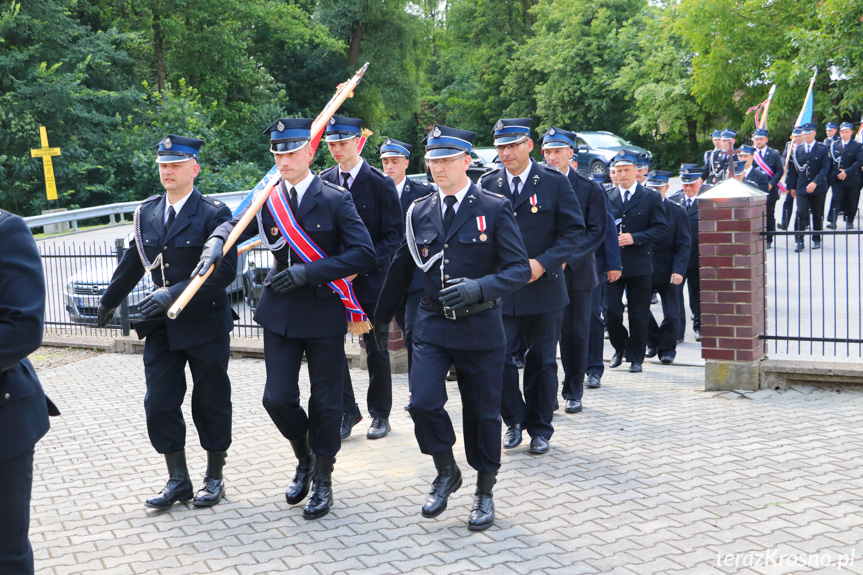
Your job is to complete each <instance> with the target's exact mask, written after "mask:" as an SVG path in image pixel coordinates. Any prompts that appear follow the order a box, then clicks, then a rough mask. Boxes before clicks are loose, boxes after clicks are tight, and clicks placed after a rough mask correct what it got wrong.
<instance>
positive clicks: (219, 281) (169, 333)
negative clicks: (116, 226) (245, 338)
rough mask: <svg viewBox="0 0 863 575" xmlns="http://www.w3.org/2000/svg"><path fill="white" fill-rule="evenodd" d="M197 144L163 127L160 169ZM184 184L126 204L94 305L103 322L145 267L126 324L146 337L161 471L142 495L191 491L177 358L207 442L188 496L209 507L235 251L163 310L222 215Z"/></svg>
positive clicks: (166, 499) (220, 459)
mask: <svg viewBox="0 0 863 575" xmlns="http://www.w3.org/2000/svg"><path fill="white" fill-rule="evenodd" d="M202 144H203V142H202V141H201V140H197V139H194V138H185V137H182V136H175V135H173V134H172V135H169V136H167V137H166V138H164V139H163V140H162V141H161V142H159V145H158V152H157V156H156V162H157V163H158V164H159V166H160V171H163V170H168V169H176V170H183V169H188V168H189V167H192V168H196V164H194V163H195V162H196V161H197V157H198V151H199V149H200V147H201V145H202ZM195 173H196V172H195ZM178 181H179V180H178ZM189 186H191V188H190V189H189V191H188V193H187V194H186V195H184V196H182V197H181V198H180V197H177V196H178V195H179V194H182V193H183V192H184V190H178V193H177V194H172V193H171V191H170V190H169V191H168V192H167V193H166V194H165V195H163V196H153V197H151V198H149V199H147V200H144V201H143V202H141V205H140V206H139V207H138V209H137V210H136V212H135V238H134V242H133V245H132V246H130V249H129V250H128V251H126V253H124V254H123V257H122V259H121V260H120V263H119V265H118V266H117V269H116V270H115V271H114V275H113V276H112V278H111V283H110V284H109V285H108V287H107V288H106V290H105V293H104V294H102V299H101V302H100V307H99V322H100V324H101V325H105V324H106V323H107V321H108V320H109V319H110V316H111V315H112V314H113V310H114V309H115V308H116V307H117V306H119V305H120V303H121V302H122V301H123V300H124V299H125V298H126V296H127V295H128V294H129V292H131V291H132V290H133V289H134V288H135V286H136V285H137V284H138V282H139V281H140V280H141V278H142V277H143V276H144V274H145V273H149V274H150V277H151V279H152V280H153V284H154V285H155V287H156V290H155V291H154V292H153V293H152V294H150V295H149V296H147V297H146V298H145V299H143V300H141V302H140V303H139V304H138V309H139V310H140V311H141V314H142V316H143V319H142V320H141V321H139V322H137V323H136V324H135V330H136V331H137V333H138V336H139V337H140V338H142V339H145V342H144V375H145V379H146V384H147V394H146V395H145V396H144V410H145V412H146V416H147V432H148V434H149V436H150V442H151V443H152V444H153V447H154V448H155V449H156V451H157V452H158V453H161V454H163V455H164V456H165V461H166V463H167V466H168V473H169V480H168V483H167V485H166V486H165V488H164V489H163V490H162V492H161V493H160V494H159V495H157V496H156V497H153V498H150V499H148V500H147V501H146V506H147V507H151V508H154V509H167V508H169V507H170V506H171V505H173V504H174V503H175V502H177V501H187V500H189V499H191V498H192V483H191V480H190V479H189V474H188V470H187V468H186V459H185V446H186V422H185V419H184V418H183V412H182V409H181V407H182V404H183V398H184V396H185V394H186V375H185V368H186V365H188V366H189V369H190V370H191V372H192V383H193V388H192V418H193V420H194V422H195V427H196V429H197V430H198V436H199V438H200V442H201V447H203V448H204V449H205V450H206V451H207V472H206V474H205V476H204V485H203V486H202V487H201V489H200V490H199V491H198V493H197V494H196V495H195V501H194V503H195V505H199V506H210V505H215V504H216V503H218V502H219V501H220V500H221V498H222V496H223V494H224V480H223V479H222V469H223V467H224V464H225V457H226V455H227V450H228V447H230V445H231V382H230V379H229V378H228V359H229V358H230V354H231V350H230V333H231V330H232V329H233V327H234V314H233V311H232V309H231V302H230V299H229V298H228V294H227V293H226V292H225V288H226V287H227V286H228V285H230V283H231V282H232V281H234V279H235V278H236V270H237V253H236V250H232V251H231V253H230V254H229V255H227V256H225V258H224V259H225V265H223V266H222V268H221V269H220V270H219V272H218V273H216V274H213V275H212V276H211V277H210V278H209V279H208V280H207V281H206V282H205V283H204V285H203V287H202V288H201V289H200V290H199V291H198V293H197V294H196V295H195V297H194V298H192V300H191V301H190V302H189V304H188V305H187V306H186V307H185V309H184V312H183V313H182V314H181V315H179V316H178V317H177V318H176V319H168V318H167V315H166V311H167V310H168V308H169V307H170V305H171V303H173V301H174V300H175V299H177V297H179V296H180V294H182V293H183V291H184V290H185V289H186V286H187V285H188V284H189V281H190V280H189V277H190V275H191V273H192V270H194V269H195V266H196V265H197V263H198V260H199V258H200V257H201V252H202V249H203V246H204V242H205V241H206V240H207V238H208V237H209V235H210V234H211V233H212V232H213V230H215V229H216V228H217V227H218V226H219V225H221V224H222V223H224V222H226V221H228V220H230V219H231V210H230V209H228V207H227V206H226V205H225V204H224V203H223V202H221V201H219V200H214V199H211V198H208V197H207V196H204V195H202V194H201V192H199V191H198V190H197V188H195V187H194V185H192V181H190V182H189ZM166 189H167V185H166ZM169 200H170V201H169ZM177 210H179V211H177Z"/></svg>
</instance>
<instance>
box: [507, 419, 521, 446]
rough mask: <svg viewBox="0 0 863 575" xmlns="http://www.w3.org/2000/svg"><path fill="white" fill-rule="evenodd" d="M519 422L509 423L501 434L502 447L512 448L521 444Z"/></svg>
mask: <svg viewBox="0 0 863 575" xmlns="http://www.w3.org/2000/svg"><path fill="white" fill-rule="evenodd" d="M521 432H522V429H521V424H520V423H516V424H515V425H510V426H509V427H508V428H507V429H506V433H504V434H503V448H504V449H512V448H513V447H518V446H519V445H521Z"/></svg>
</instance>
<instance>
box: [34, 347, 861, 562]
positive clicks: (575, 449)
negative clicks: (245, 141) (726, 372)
mask: <svg viewBox="0 0 863 575" xmlns="http://www.w3.org/2000/svg"><path fill="white" fill-rule="evenodd" d="M230 371H231V378H232V381H233V390H234V443H233V446H232V447H231V450H230V453H229V458H228V465H227V468H226V478H227V484H228V497H227V501H224V502H223V503H222V504H220V505H218V506H216V507H214V508H210V509H195V508H193V507H191V506H186V505H175V506H174V508H173V509H172V510H171V511H170V512H165V513H157V512H152V511H147V510H145V508H144V507H143V505H142V502H143V500H144V499H145V498H146V497H148V496H150V495H152V494H153V493H155V492H156V491H158V490H159V489H160V488H161V487H162V485H163V484H164V481H165V479H166V473H165V471H164V467H163V462H162V460H161V459H160V457H159V456H158V455H157V454H156V453H155V452H154V451H153V450H152V448H151V447H150V444H149V441H148V439H147V434H146V429H145V424H144V410H143V405H142V402H143V396H144V382H143V368H142V364H141V358H140V356H130V355H111V354H105V355H100V356H97V357H93V358H89V359H86V360H83V361H79V362H77V363H73V364H69V365H66V366H63V367H58V368H55V369H51V370H47V371H44V372H42V373H41V374H40V376H41V378H42V382H43V384H44V386H45V388H46V390H48V392H49V394H50V395H51V397H52V398H53V399H54V400H55V402H56V403H58V405H59V406H60V409H61V410H62V411H63V417H61V418H55V419H53V420H52V429H51V431H50V432H49V433H48V435H47V436H46V437H45V438H44V439H43V440H42V442H40V444H39V445H38V446H37V450H36V472H35V479H34V493H33V495H34V499H33V516H32V525H31V539H32V541H33V546H34V549H35V555H36V565H37V573H40V574H52V575H60V574H64V575H65V574H75V573H81V574H93V573H99V574H102V573H106V574H145V573H146V574H160V575H180V574H193V575H194V574H203V573H226V574H240V575H252V574H258V573H297V574H324V573H327V574H329V573H333V574H335V573H350V574H386V573H430V574H434V575H442V574H449V573H454V574H455V573H494V574H497V573H501V574H510V573H550V574H551V573H560V574H567V575H570V574H587V573H613V574H629V575H632V574H635V575H645V574H652V573H657V574H663V575H665V574H668V575H672V574H682V573H694V574H715V573H759V574H778V573H809V572H813V573H815V572H817V573H863V477H861V473H860V468H861V461H863V437H861V433H860V432H861V429H863V392H859V391H847V390H846V391H841V392H836V391H829V390H821V389H815V388H799V389H792V390H789V391H786V392H783V393H779V392H772V391H760V392H753V393H746V394H745V395H744V394H739V393H735V392H727V393H708V392H704V391H703V377H704V375H703V369H702V368H699V367H682V366H661V365H653V364H646V365H645V372H644V373H643V374H641V375H637V376H636V375H630V374H629V373H627V372H625V371H622V370H619V369H618V370H606V376H605V377H604V378H603V385H602V388H601V389H598V390H586V395H585V411H584V412H583V413H581V414H577V415H564V414H562V413H560V412H559V413H558V414H556V415H555V422H554V423H555V427H556V432H555V435H554V437H553V438H552V441H551V445H552V450H551V452H550V453H549V454H547V455H545V456H531V455H530V454H528V453H527V447H526V443H527V442H525V444H523V445H522V447H520V448H517V449H516V450H513V451H509V452H505V453H504V454H503V468H502V470H501V473H500V475H499V478H498V485H497V487H496V488H495V502H496V506H497V521H496V524H495V526H494V527H493V528H491V529H489V530H488V531H485V532H480V533H470V532H468V530H467V529H466V520H467V515H468V513H469V511H470V505H471V501H472V494H473V487H472V484H473V482H474V480H475V478H476V473H475V472H474V471H472V470H471V469H470V468H469V467H468V466H467V463H466V462H465V458H464V453H463V450H462V449H463V447H462V443H461V435H460V402H459V399H458V393H457V390H456V387H455V384H451V387H450V403H449V412H450V415H451V417H452V419H453V421H454V423H455V425H456V430H457V431H458V432H459V440H458V442H457V444H456V455H457V459H458V461H459V463H460V466H461V467H462V470H463V471H464V472H465V476H466V477H465V485H464V487H462V488H461V489H460V490H459V491H458V492H457V493H455V494H454V495H453V496H452V497H451V498H450V503H449V508H448V509H447V511H445V512H444V513H443V514H442V515H441V516H440V517H438V518H436V519H423V518H422V517H421V516H420V514H419V509H420V506H421V504H422V500H423V498H424V495H425V493H426V492H427V490H428V486H429V484H430V483H431V480H432V479H433V478H434V467H433V465H432V461H431V458H430V457H428V456H424V455H422V454H420V452H419V449H418V448H417V446H416V441H415V439H414V437H413V426H412V423H411V420H410V418H409V417H408V415H407V413H406V412H404V411H402V409H401V408H402V406H403V405H404V404H405V403H406V401H407V381H406V378H405V377H404V376H396V377H395V381H394V399H395V406H394V410H393V415H392V425H393V431H392V433H391V434H390V435H389V437H387V438H385V439H382V440H377V441H369V440H367V439H366V438H365V430H366V426H367V424H368V423H369V421H368V417H367V418H366V420H365V421H363V422H362V423H361V424H360V425H358V426H357V427H356V428H355V433H354V435H353V436H352V437H351V438H350V439H348V440H347V441H346V442H345V443H344V445H343V447H342V451H341V453H340V454H339V456H338V460H337V462H336V469H335V473H334V484H335V486H334V490H335V506H334V508H333V510H332V512H331V513H330V514H329V515H328V516H326V517H324V518H323V519H320V520H317V521H305V520H303V518H302V515H301V514H302V506H299V505H298V506H289V505H287V504H286V503H285V499H284V489H285V487H286V486H287V483H288V481H289V480H290V478H291V476H292V475H293V467H294V465H295V462H294V460H293V457H292V454H291V451H290V447H289V445H288V443H287V441H285V440H284V439H283V438H282V437H281V436H280V435H279V434H278V432H277V430H276V428H275V426H274V425H273V424H272V423H271V422H270V419H269V417H268V416H267V414H266V412H265V410H264V409H263V407H262V405H261V401H260V398H261V393H262V389H263V385H264V378H265V373H264V363H263V361H261V360H250V359H246V360H233V361H231V366H230ZM301 374H302V375H301V376H302V377H303V381H304V383H305V388H304V390H305V393H306V394H307V391H308V378H307V375H306V370H305V368H303V370H302V371H301ZM352 376H353V378H354V381H355V382H360V381H363V380H364V378H365V373H364V372H359V371H358V372H356V373H354V374H352ZM360 387H361V389H362V386H360ZM364 391H365V390H364V389H363V390H362V391H359V390H358V396H362V395H363V394H364ZM188 403H189V402H188V400H187V402H186V405H185V408H186V416H187V421H188V422H189V427H188V437H187V446H188V449H187V452H188V457H189V461H190V468H191V471H192V473H193V476H195V478H196V479H195V482H196V483H198V481H199V478H200V476H201V475H202V474H203V471H204V467H205V455H204V453H203V451H202V450H201V449H200V447H199V446H198V441H197V435H196V433H195V429H194V426H193V425H192V423H191V421H192V418H191V416H190V414H189V412H188ZM852 554H853V556H852ZM792 558H793V561H792ZM852 559H853V563H852ZM827 560H829V561H831V563H830V564H829V565H828V564H827V563H826V561H827ZM800 561H803V562H804V563H805V562H806V561H808V562H809V566H806V565H805V564H800ZM839 561H844V564H843V565H842V566H841V568H840V566H839V565H838V562H839Z"/></svg>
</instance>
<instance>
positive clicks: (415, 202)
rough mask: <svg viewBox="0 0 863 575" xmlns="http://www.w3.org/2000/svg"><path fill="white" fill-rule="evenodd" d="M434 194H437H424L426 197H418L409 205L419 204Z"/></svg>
mask: <svg viewBox="0 0 863 575" xmlns="http://www.w3.org/2000/svg"><path fill="white" fill-rule="evenodd" d="M436 193H437V192H434V191H432V192H429V193H428V194H426V195H424V196H422V197H419V198H417V199H415V200H414V201H413V202H411V203H413V204H418V203H420V202H421V201H423V200H427V199H428V198H430V197H432V196H433V195H435V194H436Z"/></svg>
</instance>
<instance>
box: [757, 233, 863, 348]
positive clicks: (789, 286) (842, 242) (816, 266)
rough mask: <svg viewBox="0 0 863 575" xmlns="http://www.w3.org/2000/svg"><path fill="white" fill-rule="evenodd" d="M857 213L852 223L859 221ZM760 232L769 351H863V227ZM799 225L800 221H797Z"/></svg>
mask: <svg viewBox="0 0 863 575" xmlns="http://www.w3.org/2000/svg"><path fill="white" fill-rule="evenodd" d="M858 222H859V218H858V219H856V220H855V223H854V226H858V225H859V224H858ZM826 224H827V222H826V221H825V229H823V230H820V231H816V230H813V229H811V226H806V227H807V228H809V229H805V230H803V231H794V230H793V229H792V226H789V229H788V230H787V231H782V230H777V231H776V233H775V234H768V233H767V232H762V236H765V241H766V242H769V240H770V238H771V236H772V240H773V241H772V247H771V248H770V249H768V250H765V264H766V272H765V280H766V286H765V301H764V312H765V318H766V321H765V324H766V330H765V331H766V333H765V334H763V335H762V336H761V337H762V339H764V340H765V344H766V346H765V347H766V349H765V351H766V353H767V354H768V355H770V356H776V355H778V356H791V357H793V356H800V357H801V358H802V359H810V358H819V357H821V358H824V357H826V358H842V357H845V358H849V359H852V358H861V357H863V305H861V300H863V266H861V264H863V262H861V255H860V254H861V245H863V231H861V230H859V229H856V228H852V229H846V224H845V222H844V221H842V218H839V222H838V225H837V229H835V230H833V229H827V228H826ZM798 227H803V226H798Z"/></svg>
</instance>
